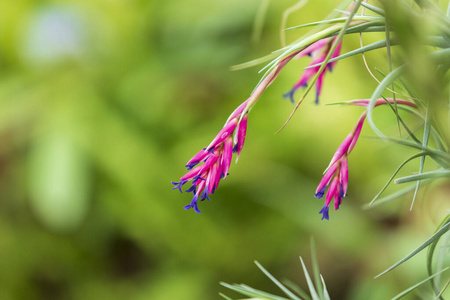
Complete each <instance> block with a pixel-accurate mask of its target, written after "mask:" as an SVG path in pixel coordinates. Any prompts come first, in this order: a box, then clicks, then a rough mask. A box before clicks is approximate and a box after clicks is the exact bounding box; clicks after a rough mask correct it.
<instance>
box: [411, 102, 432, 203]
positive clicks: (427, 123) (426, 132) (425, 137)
mask: <svg viewBox="0 0 450 300" xmlns="http://www.w3.org/2000/svg"><path fill="white" fill-rule="evenodd" d="M430 119H431V116H430V107H429V102H428V103H427V109H426V115H425V125H424V130H423V140H422V146H424V147H427V146H428V139H429V138H430V129H431V121H430ZM425 157H426V156H422V157H421V158H420V165H419V175H420V174H421V173H422V172H423V168H424V166H425ZM419 186H420V179H419V180H417V183H416V189H415V190H414V196H413V199H412V202H411V208H410V210H412V208H413V205H414V201H415V200H416V196H417V192H418V191H419Z"/></svg>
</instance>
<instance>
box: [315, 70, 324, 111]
mask: <svg viewBox="0 0 450 300" xmlns="http://www.w3.org/2000/svg"><path fill="white" fill-rule="evenodd" d="M324 75H325V70H323V71H322V73H321V74H320V75H319V77H318V78H317V82H316V102H315V103H316V104H319V97H320V92H321V91H322V83H323V76H324Z"/></svg>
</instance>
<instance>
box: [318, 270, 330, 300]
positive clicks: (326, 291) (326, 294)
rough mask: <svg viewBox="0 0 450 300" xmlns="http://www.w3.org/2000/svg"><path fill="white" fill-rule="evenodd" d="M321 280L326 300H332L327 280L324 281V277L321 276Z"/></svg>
mask: <svg viewBox="0 0 450 300" xmlns="http://www.w3.org/2000/svg"><path fill="white" fill-rule="evenodd" d="M320 279H321V280H322V285H323V296H324V299H325V300H330V295H329V294H328V290H327V286H326V284H325V280H323V277H322V275H320Z"/></svg>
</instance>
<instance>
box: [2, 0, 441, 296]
mask: <svg viewBox="0 0 450 300" xmlns="http://www.w3.org/2000/svg"><path fill="white" fill-rule="evenodd" d="M294 3H295V2H294V1H287V0H283V1H272V2H271V3H270V4H269V6H268V11H267V14H266V18H265V20H264V27H263V31H262V35H261V38H260V40H259V42H258V41H256V40H255V39H252V34H253V33H254V20H255V17H256V15H257V11H258V9H260V7H261V4H262V1H261V0H247V1H238V0H229V1H218V0H213V1H206V0H187V1H163V0H154V1H144V0H140V1H139V0H127V1H126V0H97V1H88V0H77V1H31V0H29V1H25V0H23V1H10V0H2V1H0V137H1V139H0V141H1V142H0V299H85V300H88V299H111V300H112V299H152V300H159V299H161V300H162V299H186V300H190V299H220V296H219V295H218V293H219V292H224V293H226V294H228V295H234V294H233V293H232V292H228V291H227V290H226V289H225V288H224V287H222V286H220V285H219V282H220V281H224V282H228V283H234V282H237V283H241V282H242V283H246V284H249V285H251V286H253V287H255V288H259V289H263V290H266V291H269V292H274V293H277V292H278V291H277V289H276V287H274V285H273V284H271V282H270V281H269V280H268V279H267V278H266V277H265V276H264V275H263V274H262V273H261V272H260V271H259V270H258V269H257V268H256V266H255V265H254V263H253V261H254V260H258V261H259V262H260V263H261V264H262V265H264V266H265V267H266V268H267V269H268V270H269V271H270V272H271V273H272V274H273V275H275V276H276V277H277V278H284V277H286V278H289V279H291V280H292V281H294V282H296V283H298V284H299V285H300V286H302V287H305V286H306V285H305V281H304V277H303V275H302V272H301V267H300V262H299V259H298V256H302V257H303V258H305V259H306V260H307V261H309V258H310V251H309V249H310V238H311V237H314V239H315V241H316V245H317V248H318V258H319V262H320V267H321V271H322V274H323V276H324V278H325V281H326V282H327V285H328V290H329V292H330V294H331V296H332V298H333V299H385V298H388V297H392V296H394V295H396V294H397V293H399V292H400V291H401V290H403V289H405V288H407V287H409V286H411V285H412V284H413V283H415V282H417V281H420V280H422V279H423V278H425V277H426V269H425V260H424V255H423V254H421V255H419V256H418V257H415V258H414V259H413V260H411V261H410V262H408V263H407V264H405V265H404V266H401V267H399V268H398V269H396V270H395V271H393V272H392V273H389V274H387V275H385V276H384V277H382V278H379V279H376V280H374V279H373V277H374V276H375V275H376V274H378V273H380V272H381V271H383V270H384V269H385V268H387V267H389V266H390V265H391V264H393V263H394V262H396V261H397V260H399V259H400V258H402V257H403V256H405V255H406V254H407V253H409V252H410V251H411V250H413V249H414V248H415V247H417V246H418V245H419V244H420V243H422V242H423V241H424V240H425V239H426V238H427V237H428V236H429V235H430V234H431V233H432V232H433V231H434V229H435V227H436V226H437V225H438V223H439V222H440V221H441V220H442V218H443V217H444V215H445V209H443V207H444V208H445V207H446V208H447V209H448V201H447V200H448V197H447V196H446V195H448V194H446V193H448V192H449V191H450V186H449V185H448V184H447V185H443V184H439V185H438V186H437V188H436V186H435V187H434V188H429V187H428V188H424V189H423V190H421V193H420V197H419V200H418V201H417V202H416V204H415V208H414V210H413V211H412V212H410V211H409V206H410V203H411V198H412V196H411V195H408V196H407V197H404V198H401V199H399V200H397V201H395V202H393V203H391V204H388V205H385V206H380V207H377V208H375V209H373V210H363V208H362V207H363V205H364V204H366V203H367V202H369V201H370V200H371V199H372V197H373V196H374V195H375V194H376V193H377V192H378V190H379V189H380V188H381V187H382V186H383V184H384V183H385V181H386V180H387V179H388V177H389V176H390V174H391V173H392V172H393V171H394V170H395V169H396V167H397V165H398V164H399V163H400V162H401V161H402V160H403V159H404V158H405V157H406V156H405V155H406V154H408V153H409V152H408V151H409V150H408V149H405V148H401V147H400V146H395V145H389V144H385V143H382V142H380V141H378V140H375V139H368V138H366V137H367V136H372V135H373V134H372V132H371V131H370V129H369V128H368V126H367V125H365V126H366V127H365V128H363V132H362V136H363V138H362V139H360V141H359V143H358V145H357V146H356V148H355V150H354V151H353V152H352V154H351V156H350V158H349V168H350V183H349V193H348V196H347V198H346V199H345V200H344V205H343V206H341V209H340V210H339V211H338V212H334V211H332V212H330V221H321V220H320V217H321V215H319V214H318V212H319V210H320V209H321V207H322V206H323V201H321V200H317V199H315V198H314V197H313V195H314V191H315V188H316V186H317V184H318V182H319V181H320V178H321V174H322V172H323V170H324V169H325V168H326V166H327V165H328V162H329V160H330V159H331V157H332V155H333V153H334V151H335V150H336V148H337V147H338V145H339V144H340V143H341V141H342V140H343V139H344V137H345V136H346V135H347V134H348V132H350V130H351V129H352V128H353V126H354V123H355V122H356V120H357V118H358V116H359V115H360V114H361V113H362V109H361V108H358V107H336V106H324V105H323V104H325V103H332V102H337V101H344V100H350V99H356V98H368V97H370V95H371V93H372V91H373V89H374V88H375V86H376V82H375V81H374V80H373V79H372V78H371V77H370V76H369V75H368V73H367V71H366V70H365V68H364V67H363V64H362V60H361V58H360V57H353V58H351V59H348V60H345V61H342V62H340V63H338V64H337V66H336V68H335V69H334V71H333V73H331V74H327V75H326V76H325V83H324V90H323V96H322V97H321V104H320V105H319V106H315V105H314V104H313V100H314V97H313V95H311V98H308V101H306V102H305V103H304V104H303V105H302V107H301V109H300V110H299V111H298V112H297V114H296V115H295V116H294V118H293V119H292V121H291V122H290V123H289V125H288V126H287V127H286V128H285V129H284V130H283V131H282V132H281V133H279V134H276V135H274V133H275V132H276V131H277V130H278V129H279V128H280V127H281V126H282V124H283V123H284V121H285V120H286V118H287V117H288V116H289V114H290V112H291V110H292V109H293V106H292V105H291V104H290V102H289V101H288V100H285V99H283V98H282V94H283V93H285V92H287V91H289V89H290V88H291V86H292V85H293V84H294V83H295V82H296V81H297V79H298V77H299V76H300V74H301V72H302V68H303V67H304V66H305V65H306V64H307V63H308V59H307V58H304V59H301V60H299V61H295V62H293V63H291V64H289V65H288V66H287V67H286V68H285V70H284V71H283V72H282V73H281V75H280V76H279V77H278V79H277V80H276V81H275V83H274V84H273V85H272V86H271V87H270V88H269V89H268V90H267V91H266V93H265V94H264V95H263V96H262V97H261V99H260V101H259V103H258V104H257V106H256V107H255V108H254V109H253V110H252V112H251V114H250V117H249V127H248V131H247V139H246V144H245V147H244V150H243V152H242V154H241V157H240V159H239V163H238V164H234V163H233V164H232V166H231V170H230V176H229V177H227V179H226V180H224V181H223V182H222V183H221V184H220V187H219V189H218V191H217V192H216V193H215V194H214V196H213V198H212V201H211V202H209V201H207V202H204V203H203V202H202V203H200V210H201V211H202V214H201V215H199V214H196V213H194V211H192V210H190V211H185V210H184V209H183V206H184V205H187V204H188V203H189V202H190V200H191V196H190V194H189V195H187V194H185V193H183V194H180V193H179V192H178V191H176V190H175V191H172V190H171V189H172V185H171V184H170V181H171V180H174V181H177V180H178V178H179V177H181V176H182V175H183V174H184V172H185V168H184V164H185V163H186V161H188V159H189V158H190V157H191V156H193V155H194V154H195V153H197V152H198V151H199V150H200V149H201V148H202V147H205V146H206V145H207V144H209V142H210V141H211V139H212V138H213V137H214V136H215V134H216V133H217V132H218V131H219V130H220V128H221V127H222V125H223V123H224V122H225V120H226V119H227V117H228V115H229V114H230V113H231V112H232V111H233V110H234V108H235V107H237V106H238V105H239V104H240V103H241V102H242V101H244V100H245V99H246V98H247V97H248V95H249V94H250V92H251V91H252V89H253V88H254V86H255V85H256V84H257V82H258V81H259V79H260V74H258V70H259V68H258V67H256V68H251V69H247V70H243V71H238V72H232V71H230V66H232V65H235V64H238V63H242V62H245V61H248V60H251V59H254V58H257V57H260V56H263V55H265V54H268V53H270V52H271V51H273V50H276V49H278V48H279V47H280V31H279V29H280V23H281V20H282V15H283V12H284V11H285V10H286V9H287V8H288V7H290V6H291V5H293V4H294ZM335 5H336V2H335V1H332V0H328V1H314V2H311V3H310V4H309V5H307V6H306V7H305V8H304V9H303V10H301V11H298V12H295V13H294V14H292V15H291V16H290V17H289V19H288V22H287V26H294V25H298V24H301V23H306V22H310V21H315V20H319V19H321V18H324V17H325V16H327V15H328V14H329V13H330V12H331V11H332V10H333V8H335ZM305 32H306V31H304V32H303V31H293V32H288V34H287V40H288V41H292V40H293V39H295V38H297V37H298V36H299V35H301V34H303V33H305ZM377 38H379V36H377V35H375V34H372V35H369V36H367V37H365V38H364V40H365V43H369V42H370V41H374V40H376V39H377ZM358 45H359V39H358V37H357V36H356V35H355V36H351V37H346V39H345V40H344V46H343V51H349V50H351V49H354V48H356V47H358ZM384 59H385V52H384V51H381V52H376V53H371V54H369V55H368V60H369V63H371V64H372V65H375V66H376V67H378V68H379V69H381V70H384V71H387V70H388V66H387V65H386V63H385V61H384ZM376 116H377V118H379V120H382V121H383V126H385V129H386V130H390V131H391V132H392V133H393V134H396V128H397V127H396V126H397V124H396V120H395V117H394V118H392V114H390V113H389V110H388V109H384V108H381V109H379V110H378V111H377V113H376ZM411 121H412V122H414V120H411ZM411 153H412V152H411ZM417 168H418V163H417V166H412V167H411V168H409V169H408V168H406V169H405V170H404V171H403V172H402V174H403V175H406V174H409V172H413V171H416V169H417ZM395 190H396V189H395V188H390V189H389V190H388V192H390V191H391V192H392V191H395ZM426 198H428V199H430V198H432V199H433V201H425V199H426Z"/></svg>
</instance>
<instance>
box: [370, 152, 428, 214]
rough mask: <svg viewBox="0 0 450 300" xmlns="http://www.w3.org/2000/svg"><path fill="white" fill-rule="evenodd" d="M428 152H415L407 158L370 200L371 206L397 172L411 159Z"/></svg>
mask: <svg viewBox="0 0 450 300" xmlns="http://www.w3.org/2000/svg"><path fill="white" fill-rule="evenodd" d="M427 154H428V152H421V153H417V154H414V155H413V156H411V157H409V158H407V159H405V160H404V161H403V162H402V163H401V164H400V165H399V166H398V168H397V169H396V170H395V172H394V174H392V176H391V177H390V178H389V180H388V181H387V182H386V184H385V185H384V186H383V187H382V188H381V190H380V191H379V192H378V194H376V196H375V197H374V198H373V199H372V201H370V203H369V206H371V205H372V204H373V203H374V202H375V200H377V199H378V197H380V195H381V194H382V193H383V192H384V191H385V190H386V188H387V187H388V186H389V184H391V182H392V180H394V178H395V176H396V175H397V173H398V172H399V171H400V170H401V169H402V168H403V167H404V166H405V165H406V164H407V163H409V162H410V161H411V160H413V159H416V158H418V157H421V156H424V155H427Z"/></svg>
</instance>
